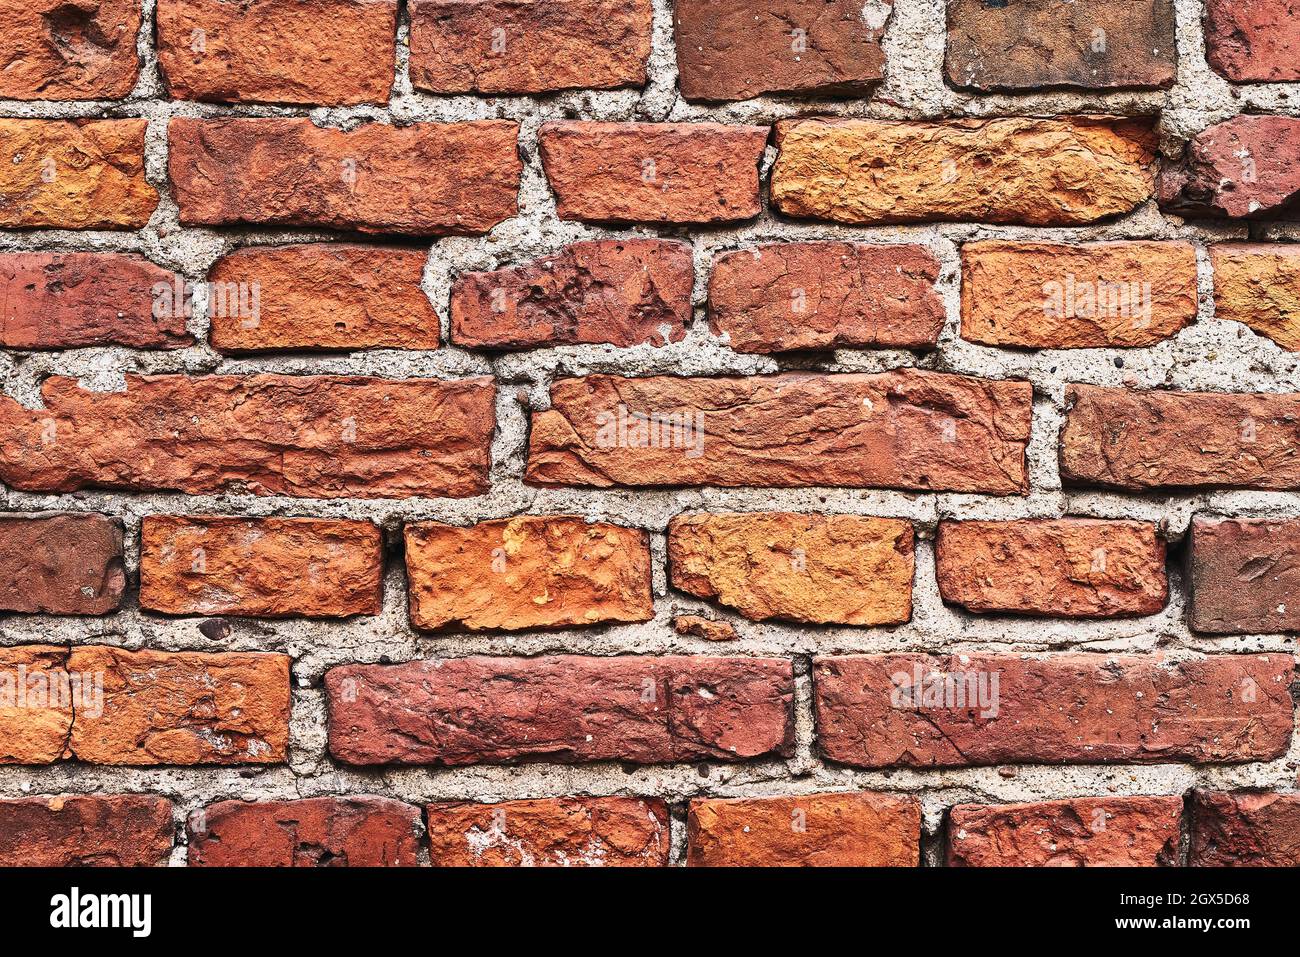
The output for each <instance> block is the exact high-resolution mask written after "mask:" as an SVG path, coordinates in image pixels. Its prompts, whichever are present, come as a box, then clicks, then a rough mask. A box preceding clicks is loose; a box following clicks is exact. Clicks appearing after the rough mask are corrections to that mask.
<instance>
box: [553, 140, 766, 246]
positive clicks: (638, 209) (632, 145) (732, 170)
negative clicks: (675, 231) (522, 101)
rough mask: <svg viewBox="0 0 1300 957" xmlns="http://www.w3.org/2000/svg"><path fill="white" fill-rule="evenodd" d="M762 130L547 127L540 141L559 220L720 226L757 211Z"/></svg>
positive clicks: (746, 217) (749, 216) (748, 217)
mask: <svg viewBox="0 0 1300 957" xmlns="http://www.w3.org/2000/svg"><path fill="white" fill-rule="evenodd" d="M767 135H768V128H767V127H766V126H734V125H723V124H720V123H592V122H584V121H574V122H551V123H546V124H544V125H543V126H542V129H541V132H540V133H539V138H540V143H541V152H542V164H543V166H544V168H545V170H546V177H547V179H548V180H549V181H550V184H551V188H552V189H553V190H554V191H555V196H556V213H557V214H558V215H559V217H560V219H578V220H583V221H587V222H597V223H638V222H646V223H726V222H735V221H738V220H744V219H750V218H752V217H754V216H756V215H758V212H759V210H760V208H761V204H760V201H759V196H758V164H759V160H761V159H762V157H763V149H764V146H765V144H766V143H767Z"/></svg>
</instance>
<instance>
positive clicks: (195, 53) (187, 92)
mask: <svg viewBox="0 0 1300 957" xmlns="http://www.w3.org/2000/svg"><path fill="white" fill-rule="evenodd" d="M157 20H158V65H159V66H160V67H161V68H162V75H163V82H164V83H165V84H166V85H167V92H168V93H169V94H170V95H171V96H172V97H174V98H176V99H178V100H213V101H217V102H226V103H306V104H314V103H323V104H327V105H346V104H354V103H386V102H387V101H388V91H389V89H390V88H391V87H392V85H393V63H394V57H395V50H396V37H397V0H310V2H302V0H299V2H292V3H284V2H281V0H245V2H242V3H238V4H232V3H228V2H225V0H158V11H157ZM323 26H324V27H325V29H322V27H323Z"/></svg>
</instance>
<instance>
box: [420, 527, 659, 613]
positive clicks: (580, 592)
mask: <svg viewBox="0 0 1300 957" xmlns="http://www.w3.org/2000/svg"><path fill="white" fill-rule="evenodd" d="M406 577H407V581H408V587H409V590H410V595H411V624H413V625H414V626H415V627H416V628H429V629H441V628H448V627H451V628H458V629H464V630H466V631H484V630H504V631H518V630H523V629H528V628H563V627H568V626H585V625H596V624H601V623H603V622H628V621H648V620H649V619H651V618H653V617H654V603H653V601H652V599H651V594H650V541H649V537H648V536H647V535H646V533H645V532H643V531H640V530H637V529H630V528H620V527H619V526H617V525H606V524H596V523H590V524H589V523H588V522H586V521H584V520H583V519H581V518H573V517H570V516H563V515H547V516H538V515H524V516H520V517H518V518H509V519H501V520H499V521H493V522H483V523H481V524H478V525H474V526H472V527H470V528H459V527H457V526H454V525H443V524H441V523H439V522H422V523H419V524H415V525H407V526H406Z"/></svg>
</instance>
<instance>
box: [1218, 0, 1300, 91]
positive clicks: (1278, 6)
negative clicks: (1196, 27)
mask: <svg viewBox="0 0 1300 957" xmlns="http://www.w3.org/2000/svg"><path fill="white" fill-rule="evenodd" d="M1205 55H1206V59H1208V60H1209V61H1210V66H1212V67H1214V69H1215V70H1217V71H1218V72H1219V73H1221V74H1223V75H1224V76H1226V77H1227V78H1228V79H1229V80H1232V81H1234V82H1236V83H1283V82H1294V81H1296V80H1300V0H1206V4H1205Z"/></svg>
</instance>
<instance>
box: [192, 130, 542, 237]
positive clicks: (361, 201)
mask: <svg viewBox="0 0 1300 957" xmlns="http://www.w3.org/2000/svg"><path fill="white" fill-rule="evenodd" d="M518 129H519V127H518V124H516V123H512V122H507V121H505V120H484V121H479V122H472V123H415V124H412V125H410V126H405V127H396V126H389V125H387V124H383V123H366V124H363V125H361V126H359V127H357V128H356V129H354V130H351V131H349V132H344V131H342V130H337V129H324V128H321V127H317V126H315V125H314V124H313V123H312V122H311V121H310V120H306V119H290V118H267V119H221V120H196V119H184V118H182V119H174V120H172V121H171V123H170V124H169V125H168V138H169V140H170V142H171V154H170V160H169V165H168V170H169V176H170V178H171V183H172V189H173V191H174V192H175V195H176V202H177V205H179V206H180V219H181V222H182V223H184V224H186V225H190V226H222V225H235V224H239V223H247V224H252V225H284V226H323V227H328V228H331V229H342V230H358V231H360V232H363V233H406V234H410V235H443V234H448V233H485V232H487V231H488V230H489V229H491V228H492V227H493V226H495V225H496V224H497V223H500V222H501V221H502V220H505V219H509V218H510V217H511V216H513V215H515V212H516V208H517V207H516V194H517V192H518V189H519V177H520V173H521V170H522V165H521V163H520V161H519V153H518V149H517V146H516V139H517V136H518Z"/></svg>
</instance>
